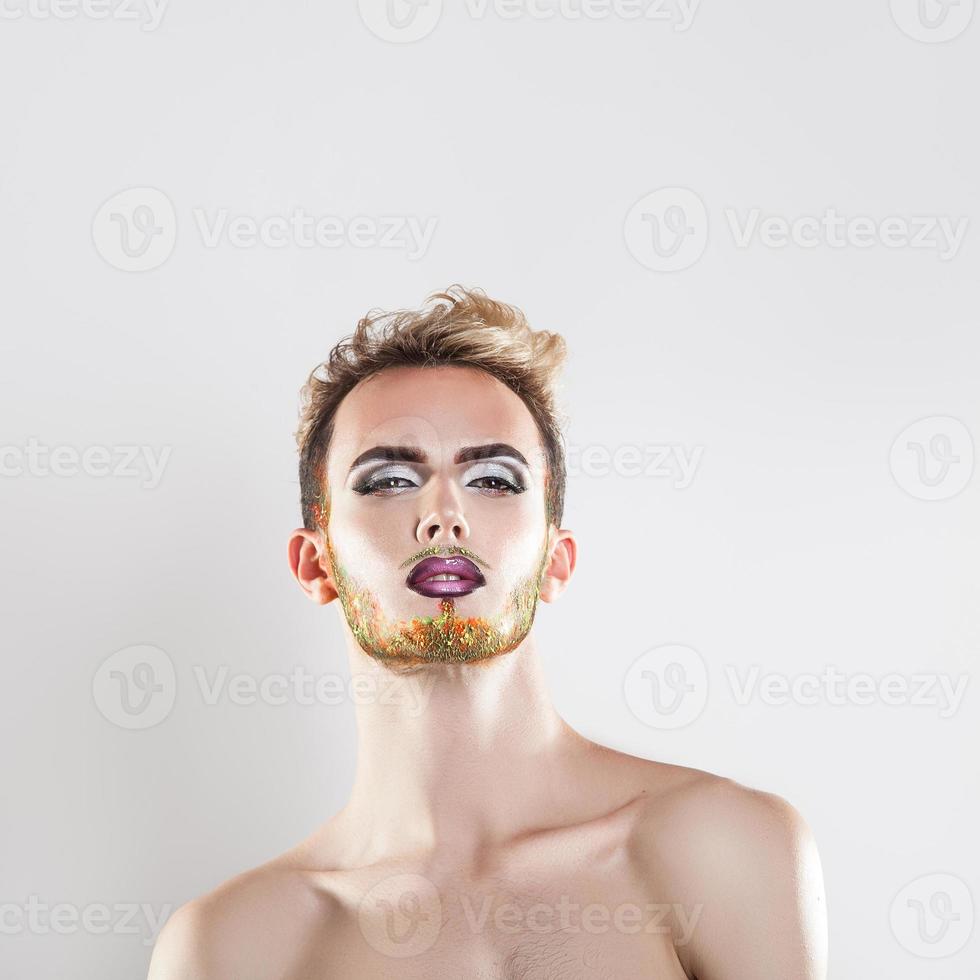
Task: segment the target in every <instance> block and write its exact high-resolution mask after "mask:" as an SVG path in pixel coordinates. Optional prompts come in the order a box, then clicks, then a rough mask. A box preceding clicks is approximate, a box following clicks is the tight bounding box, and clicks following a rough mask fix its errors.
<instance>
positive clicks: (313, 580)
mask: <svg viewBox="0 0 980 980" xmlns="http://www.w3.org/2000/svg"><path fill="white" fill-rule="evenodd" d="M287 558H288V560H289V570H290V571H291V572H292V573H293V578H295V579H296V581H297V582H298V583H299V587H300V588H301V589H302V590H303V591H304V592H305V593H306V596H307V598H308V599H310V600H311V601H312V602H315V603H316V604H317V605H319V606H325V605H327V603H330V602H333V600H334V599H336V598H337V590H336V588H335V587H334V583H333V577H332V575H331V573H330V571H329V562H328V561H327V560H326V555H325V554H324V549H323V539H322V537H321V536H320V535H319V534H318V533H317V532H315V531H310V530H308V529H307V528H304V527H299V528H297V529H296V530H295V531H293V533H292V534H291V535H290V536H289V543H288V546H287Z"/></svg>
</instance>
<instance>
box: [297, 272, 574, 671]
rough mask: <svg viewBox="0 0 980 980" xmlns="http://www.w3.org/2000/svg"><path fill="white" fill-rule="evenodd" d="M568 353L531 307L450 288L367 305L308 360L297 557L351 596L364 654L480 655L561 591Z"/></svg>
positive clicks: (526, 627)
mask: <svg viewBox="0 0 980 980" xmlns="http://www.w3.org/2000/svg"><path fill="white" fill-rule="evenodd" d="M564 352H565V345H564V341H563V339H562V338H561V337H560V336H559V335H557V334H554V333H548V332H545V331H533V330H531V328H530V327H529V326H528V324H527V322H526V320H525V318H524V316H523V314H522V313H521V312H520V310H518V309H516V308H514V307H512V306H509V305H507V304H504V303H499V302H496V301H494V300H492V299H489V298H488V297H487V296H486V295H485V294H483V293H482V292H480V291H479V290H466V289H463V288H462V287H458V286H456V287H451V288H450V289H449V290H447V291H446V292H444V293H436V294H434V295H433V296H431V297H430V298H429V300H428V301H427V303H426V304H425V306H424V307H423V308H422V309H421V310H417V311H415V310H402V311H397V312H394V313H383V312H372V313H370V314H368V316H366V317H365V318H363V319H362V320H361V321H360V322H359V323H358V324H357V327H356V329H355V331H354V333H353V335H352V336H351V337H349V338H346V339H345V340H343V341H341V342H340V343H338V344H337V345H336V346H335V347H334V348H333V349H332V350H331V352H330V354H329V356H328V359H327V360H326V361H325V362H324V363H323V364H321V365H319V366H318V367H317V368H316V369H315V370H314V371H313V372H312V374H311V375H310V377H309V379H308V381H307V383H306V385H305V386H304V388H303V392H302V414H301V423H300V428H299V430H298V432H297V443H298V446H299V453H300V466H299V472H300V491H301V501H302V511H303V523H304V526H303V527H302V528H298V529H297V530H296V531H294V532H293V534H292V536H291V538H290V542H289V559H290V567H291V568H292V571H293V574H294V575H295V576H296V579H297V581H298V582H299V583H300V585H301V586H302V587H303V589H304V591H305V592H306V594H307V595H308V596H309V597H310V598H311V599H312V600H313V601H315V602H318V603H321V604H325V603H329V602H331V601H333V600H334V599H337V598H339V599H340V606H341V609H342V612H343V616H344V621H345V622H346V624H347V627H348V628H349V630H350V633H351V636H352V637H353V639H354V640H355V641H356V642H357V644H358V646H359V647H360V649H361V650H363V651H364V652H365V653H366V654H368V655H369V656H371V657H374V658H375V659H376V660H378V661H380V662H382V663H383V664H385V665H386V666H388V667H391V668H392V669H399V668H413V667H417V666H419V665H422V664H430V663H472V664H476V663H484V662H486V661H488V660H490V659H492V658H494V657H497V656H500V655H502V654H505V653H509V652H511V651H514V650H516V649H517V648H518V647H519V646H520V644H521V643H522V641H523V640H524V638H525V637H526V636H527V634H528V632H529V631H530V629H531V625H532V623H533V620H534V614H535V610H536V608H537V603H538V601H539V600H543V601H546V602H551V601H554V599H556V598H557V597H558V595H560V594H561V592H562V591H563V590H564V588H565V586H566V585H567V582H568V580H569V578H570V576H571V573H572V571H573V569H574V565H575V541H574V538H573V536H572V534H571V532H569V531H567V530H564V529H562V528H560V526H559V525H560V523H561V517H562V511H563V506H564V487H565V456H564V447H563V441H562V436H561V428H560V423H559V419H558V414H557V409H556V405H555V387H556V382H557V375H558V372H559V370H560V368H561V364H562V362H563V359H564ZM440 560H441V563H440ZM434 576H436V577H434Z"/></svg>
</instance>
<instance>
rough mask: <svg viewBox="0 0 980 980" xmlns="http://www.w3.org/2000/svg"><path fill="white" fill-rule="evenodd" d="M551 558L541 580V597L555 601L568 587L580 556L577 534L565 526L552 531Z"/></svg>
mask: <svg viewBox="0 0 980 980" xmlns="http://www.w3.org/2000/svg"><path fill="white" fill-rule="evenodd" d="M552 534H553V535H554V540H553V541H552V544H551V560H550V561H549V562H548V567H547V568H546V569H545V572H544V576H543V577H542V580H541V593H540V598H541V601H542V602H554V601H555V600H556V599H557V598H558V596H560V595H561V594H562V592H564V591H565V589H566V588H567V587H568V582H569V579H571V577H572V572H574V571H575V560H576V558H577V557H578V544H577V543H576V541H575V535H574V534H572V532H571V531H569V530H567V529H565V528H555V529H553V531H552Z"/></svg>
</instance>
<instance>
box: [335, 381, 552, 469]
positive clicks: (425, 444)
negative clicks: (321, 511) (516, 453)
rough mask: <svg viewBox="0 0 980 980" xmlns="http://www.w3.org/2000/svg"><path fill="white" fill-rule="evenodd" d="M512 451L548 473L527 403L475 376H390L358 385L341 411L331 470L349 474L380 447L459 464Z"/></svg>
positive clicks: (501, 386) (497, 383)
mask: <svg viewBox="0 0 980 980" xmlns="http://www.w3.org/2000/svg"><path fill="white" fill-rule="evenodd" d="M494 442H503V443H508V444H510V445H511V446H513V447H514V448H515V449H518V450H520V452H522V453H523V454H524V456H525V458H526V459H527V461H528V463H529V464H530V465H531V467H532V469H535V468H539V467H543V465H544V460H543V447H542V445H541V437H540V434H539V432H538V427H537V425H536V424H535V422H534V419H533V418H532V416H531V413H530V411H528V408H527V406H526V405H525V404H524V402H523V401H522V400H521V398H520V397H519V396H518V395H517V394H515V392H514V391H512V390H511V389H510V388H508V387H507V385H505V384H504V383H503V382H502V381H499V380H498V379H497V378H495V377H493V376H492V375H490V374H487V373H486V372H485V371H480V370H478V369H475V368H468V367H455V366H449V365H440V366H438V367H424V368H423V367H396V368H387V369H386V370H384V371H381V372H380V373H379V374H376V375H373V376H372V377H370V378H367V379H366V380H365V381H362V382H361V383H360V384H359V385H357V386H356V387H355V388H354V389H353V390H352V391H351V392H350V393H349V394H348V395H347V397H346V398H344V400H343V401H342V402H341V403H340V407H339V408H338V409H337V414H336V416H335V418H334V429H333V437H332V438H331V440H330V452H329V457H328V467H329V469H331V470H333V469H334V467H342V468H343V471H344V472H346V470H347V468H348V467H349V466H350V463H351V462H352V461H353V460H354V459H355V458H356V457H357V456H358V455H360V454H361V453H362V452H364V451H366V450H368V449H371V448H372V447H373V446H377V445H408V446H418V447H419V448H421V449H423V450H424V451H425V452H426V454H427V455H428V456H429V457H430V459H431V460H432V461H433V462H436V463H437V462H439V461H451V458H452V455H453V454H454V453H455V452H456V451H457V450H458V449H460V448H462V447H463V446H478V445H486V444H488V443H494Z"/></svg>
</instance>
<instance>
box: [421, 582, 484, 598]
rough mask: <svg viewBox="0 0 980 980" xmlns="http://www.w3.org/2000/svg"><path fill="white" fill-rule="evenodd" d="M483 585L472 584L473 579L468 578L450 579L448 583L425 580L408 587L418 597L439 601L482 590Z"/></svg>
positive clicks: (480, 583) (478, 583)
mask: <svg viewBox="0 0 980 980" xmlns="http://www.w3.org/2000/svg"><path fill="white" fill-rule="evenodd" d="M483 584H484V583H483V582H474V581H473V579H468V578H458V579H450V580H448V581H447V580H446V579H442V580H441V581H440V580H436V581H433V580H432V579H425V580H423V581H421V582H417V583H416V584H415V585H410V586H409V588H410V589H411V590H412V591H413V592H418V594H419V595H424V596H426V597H428V598H430V599H439V598H442V597H443V596H461V595H469V594H470V593H471V592H475V591H476V590H477V589H479V588H482V587H483Z"/></svg>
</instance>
